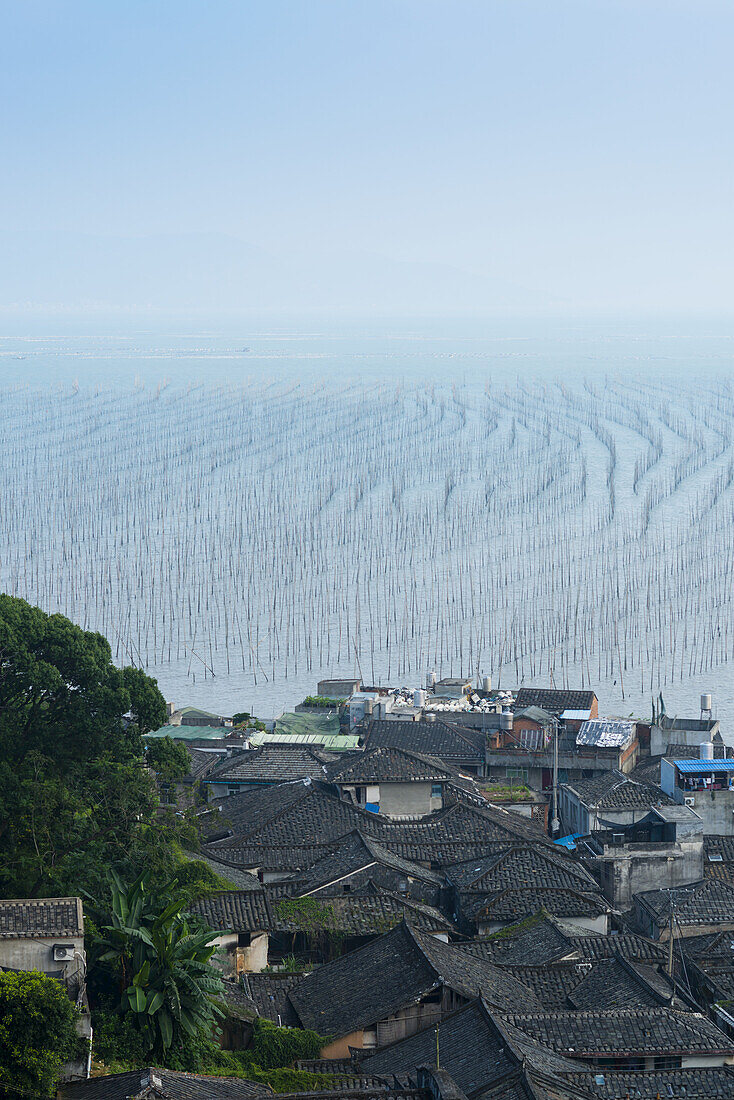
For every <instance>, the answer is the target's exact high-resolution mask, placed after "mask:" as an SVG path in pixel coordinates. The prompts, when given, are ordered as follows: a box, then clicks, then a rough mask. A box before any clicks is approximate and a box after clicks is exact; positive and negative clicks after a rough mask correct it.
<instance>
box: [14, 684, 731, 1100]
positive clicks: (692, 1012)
mask: <svg viewBox="0 0 734 1100" xmlns="http://www.w3.org/2000/svg"><path fill="white" fill-rule="evenodd" d="M329 692H333V693H334V694H333V696H330V695H329ZM701 705H702V709H703V710H705V711H710V709H711V701H710V699H709V698H708V697H703V698H702V700H701ZM440 707H443V708H444V709H443V710H441V709H439V708H440ZM169 709H170V710H171V711H172V714H171V720H170V722H169V725H167V726H166V727H164V728H163V729H161V730H159V731H157V733H154V734H151V735H150V738H151V739H153V740H154V739H156V738H157V737H161V736H170V737H171V738H173V739H176V738H179V739H180V743H181V744H185V745H186V746H187V751H188V753H189V755H190V758H191V769H190V774H189V776H187V777H185V778H184V779H182V780H180V781H178V782H177V783H170V782H168V781H166V780H165V779H164V778H163V777H159V786H160V787H161V788H162V789H163V790H164V792H165V797H164V799H163V801H164V803H165V804H166V805H170V806H174V807H179V809H180V808H182V807H185V806H191V805H195V806H196V807H197V810H196V813H197V815H198V820H199V823H200V831H201V838H202V840H201V850H200V852H198V853H194V852H192V853H191V858H192V859H193V858H198V859H204V860H206V861H207V863H208V864H209V866H210V867H211V868H212V869H214V870H215V871H216V873H217V874H218V875H219V876H220V877H221V879H222V880H223V882H229V883H230V886H229V888H227V889H222V890H221V891H219V892H215V893H213V894H210V895H208V896H206V897H205V898H203V899H202V900H201V901H199V902H197V903H195V905H194V906H193V910H192V911H193V913H195V914H196V915H197V916H199V917H200V918H202V919H204V920H205V921H206V923H207V924H208V925H209V926H210V927H211V928H213V929H214V930H215V932H216V935H217V942H218V945H219V956H220V961H219V966H220V967H221V970H222V974H223V977H224V980H225V987H226V989H227V1003H228V1005H229V1006H230V1007H229V1011H230V1012H231V1013H232V1014H233V1015H232V1018H231V1020H230V1021H229V1023H228V1026H227V1028H226V1029H225V1031H224V1032H223V1035H224V1036H225V1038H224V1039H223V1041H224V1042H227V1043H234V1044H245V1045H246V1044H247V1042H248V1036H249V1035H250V1034H251V1031H252V1026H253V1021H254V1020H257V1019H258V1018H263V1019H266V1020H269V1021H271V1022H274V1023H277V1024H280V1025H282V1026H287V1027H289V1028H294V1029H298V1028H310V1029H313V1030H314V1031H316V1032H318V1033H319V1034H320V1035H323V1036H325V1039H324V1043H323V1046H322V1048H321V1050H320V1054H319V1058H318V1059H316V1060H311V1061H305V1062H303V1063H302V1064H301V1063H299V1065H300V1068H302V1069H307V1070H309V1071H310V1072H312V1073H314V1074H317V1075H324V1087H323V1089H320V1090H319V1095H322V1096H326V1097H329V1096H331V1097H334V1098H335V1100H336V1098H337V1097H339V1098H343V1100H370V1098H372V1097H377V1096H378V1095H379V1096H380V1097H385V1100H388V1098H389V1097H391V1096H392V1097H394V1100H403V1098H408V1097H409V1098H410V1100H438V1098H445V1100H457V1098H466V1100H479V1098H480V1097H481V1098H482V1100H487V1098H490V1097H491V1098H495V1100H503V1098H505V1100H523V1098H531V1097H533V1098H536V1100H541V1098H542V1100H604V1098H613V1100H626V1098H627V1097H636V1098H642V1100H655V1098H656V1097H659V1096H666V1097H674V1098H678V1097H680V1098H683V1097H685V1098H686V1100H709V1098H711V1097H714V1098H716V1097H722V1098H723V1097H731V1096H734V1013H732V1012H731V1011H730V1004H731V999H732V997H734V953H733V952H732V950H731V942H730V941H731V938H732V936H733V935H734V814H732V813H731V812H730V811H729V813H728V817H727V816H726V815H724V814H722V813H721V812H719V811H718V810H716V804H717V800H720V799H721V798H722V797H723V798H724V799H725V800H726V798H728V797H729V795H730V794H732V795H734V760H730V758H729V755H728V753H729V750H728V748H727V747H726V745H725V744H724V742H723V741H722V738H721V732H720V730H719V726H718V723H716V724H714V723H713V722H712V721H704V720H700V719H698V718H696V719H695V720H694V719H692V720H691V721H690V722H686V721H680V720H678V721H676V722H671V721H670V720H669V719H668V717H667V715H666V714H665V713H664V711H661V712H658V711H657V710H653V714H652V718H651V719H650V720H644V721H643V720H634V719H630V718H624V719H622V718H617V717H614V716H612V717H605V716H603V715H601V716H600V715H599V703H598V699H597V697H596V695H595V694H594V692H593V691H589V690H583V691H580V690H575V689H570V690H565V689H557V688H553V687H550V688H547V689H526V688H522V689H521V690H519V691H517V692H512V691H503V692H501V693H500V692H493V691H492V688H491V683H490V681H489V678H485V679H484V681H483V682H482V684H481V686H479V687H474V686H472V684H471V682H470V681H467V680H463V679H459V678H453V679H445V680H443V681H437V680H436V679H435V678H434V677H432V676H430V675H429V677H428V678H427V682H426V685H425V687H422V688H416V689H415V690H412V691H408V690H407V689H391V688H382V687H374V686H370V685H367V686H364V685H362V683H361V681H360V680H359V679H358V678H354V679H353V680H344V679H342V680H323V681H321V682H320V683H319V684H318V685H317V695H316V696H314V697H312V699H311V702H310V704H309V700H307V701H306V702H305V703H304V704H303V705H301V706H300V707H299V715H300V719H301V722H300V724H299V726H298V728H297V732H293V731H292V730H291V729H289V720H288V717H287V716H285V720H284V721H282V720H281V719H278V720H275V721H271V722H268V723H265V724H266V725H267V726H269V727H270V728H269V729H266V730H264V731H263V730H262V729H256V728H255V720H254V719H252V718H250V717H249V716H248V717H247V718H246V719H244V720H240V721H238V722H234V723H233V722H232V721H231V720H230V719H226V718H221V717H218V716H216V715H211V714H207V713H206V712H201V711H196V710H194V709H193V708H182V709H180V710H178V711H175V710H174V709H173V708H172V707H170V708H169ZM258 724H259V725H262V723H258ZM195 729H199V730H200V731H201V733H202V737H201V738H200V739H199V741H198V742H196V739H195V738H193V737H192V731H193V730H195ZM306 730H309V732H306ZM709 737H710V738H711V740H708V738H709ZM666 738H668V739H669V740H667V741H666ZM702 738H704V740H702ZM653 745H654V746H655V747H656V748H662V752H661V753H660V754H659V755H657V756H654V755H652V754H651V751H650V750H651V746H653ZM197 746H199V747H197ZM729 765H731V767H730V766H729ZM693 780H695V783H694V782H693ZM664 788H665V789H664ZM680 792H683V793H682V795H681V796H680V797H679V794H680ZM689 792H690V793H689ZM712 805H713V806H714V810H713V811H712ZM14 904H15V905H20V903H14ZM16 912H21V913H22V912H24V910H17V911H16ZM27 912H28V914H29V916H28V919H31V917H30V913H31V910H30V909H28V910H27ZM13 919H14V921H15V922H16V924H14V925H13V929H15V928H16V925H17V921H18V919H19V918H18V917H17V916H15V917H14V918H13ZM9 928H10V926H9ZM10 934H11V932H10V931H8V932H6V933H4V936H5V938H6V939H7V937H8V936H9V935H10ZM14 934H17V935H18V936H23V935H24V934H25V933H24V932H23V931H22V929H21V930H18V931H17V932H15V933H14ZM59 934H60V935H63V934H64V933H63V929H62V930H61V931H60V932H59ZM2 949H3V946H2V945H1V944H0V951H2ZM0 962H2V959H0ZM156 1075H157V1076H156ZM128 1077H129V1075H128ZM128 1077H126V1076H125V1075H120V1076H119V1084H116V1083H115V1078H114V1077H112V1078H105V1081H109V1088H110V1090H111V1091H109V1092H107V1093H104V1095H105V1096H108V1095H109V1096H113V1095H118V1093H117V1092H114V1091H113V1090H114V1089H118V1092H119V1095H120V1097H122V1096H125V1097H129V1096H141V1097H142V1096H145V1097H149V1096H153V1095H154V1096H156V1097H159V1096H160V1097H172V1098H174V1097H181V1098H182V1100H184V1098H189V1097H199V1096H202V1097H203V1096H205V1095H206V1096H212V1097H214V1096H220V1095H221V1096H222V1097H236V1096H240V1095H247V1096H252V1095H253V1091H252V1090H253V1088H255V1086H253V1083H252V1082H247V1083H245V1082H238V1081H232V1082H231V1083H229V1084H225V1083H223V1082H220V1083H219V1084H217V1085H216V1088H214V1087H213V1086H212V1090H211V1091H209V1092H207V1091H206V1088H207V1087H208V1086H206V1085H205V1084H204V1083H203V1082H204V1080H205V1079H204V1078H201V1077H200V1076H199V1077H197V1076H196V1075H188V1076H187V1077H186V1079H185V1081H184V1079H183V1077H182V1075H177V1074H175V1073H171V1072H169V1071H165V1072H164V1071H157V1070H155V1069H154V1068H153V1069H151V1070H150V1071H146V1072H145V1073H142V1074H140V1075H139V1079H138V1077H135V1079H134V1080H133V1078H132V1077H129V1079H128ZM151 1082H156V1084H155V1086H153V1085H151ZM197 1082H198V1083H197ZM136 1089H137V1090H138V1091H137V1092H136V1091H135V1090H136ZM151 1089H153V1091H151ZM98 1090H99V1085H98V1084H96V1083H95V1082H94V1081H93V1080H90V1081H88V1082H85V1081H76V1082H75V1083H70V1084H67V1085H65V1086H62V1087H61V1090H60V1096H62V1097H66V1098H67V1100H72V1098H73V1100H87V1098H89V1100H95V1098H97V1097H98V1096H99V1097H101V1096H102V1095H103V1094H102V1093H101V1092H99V1091H98ZM197 1090H198V1091H197ZM202 1090H203V1091H202ZM217 1090H219V1091H217ZM227 1090H229V1091H227ZM260 1091H261V1092H262V1091H263V1090H262V1089H260ZM265 1092H267V1090H265Z"/></svg>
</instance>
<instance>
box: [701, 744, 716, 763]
mask: <svg viewBox="0 0 734 1100" xmlns="http://www.w3.org/2000/svg"><path fill="white" fill-rule="evenodd" d="M713 758H714V744H713V741H702V742H701V759H702V760H713Z"/></svg>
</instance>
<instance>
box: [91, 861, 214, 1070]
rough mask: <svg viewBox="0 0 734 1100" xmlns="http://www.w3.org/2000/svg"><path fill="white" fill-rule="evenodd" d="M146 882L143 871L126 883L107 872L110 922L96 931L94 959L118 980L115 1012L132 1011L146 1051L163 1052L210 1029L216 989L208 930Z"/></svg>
mask: <svg viewBox="0 0 734 1100" xmlns="http://www.w3.org/2000/svg"><path fill="white" fill-rule="evenodd" d="M149 886H150V873H149V872H146V873H144V874H142V875H140V877H139V878H137V879H136V880H135V882H133V883H132V884H130V885H127V884H126V883H124V882H123V881H122V879H121V878H120V877H119V876H118V875H117V874H116V873H114V872H113V873H112V875H111V876H110V888H111V894H112V909H111V923H109V924H106V925H104V926H102V927H101V928H100V930H99V933H98V935H97V937H96V939H95V943H94V948H95V950H94V959H95V965H99V966H101V967H107V968H108V969H110V970H112V971H113V972H114V973H115V974H116V976H117V978H118V982H119V989H120V1003H119V1010H120V1012H122V1013H124V1014H128V1013H129V1014H132V1016H133V1018H134V1020H135V1023H136V1026H137V1028H138V1029H139V1030H140V1031H141V1032H142V1033H143V1035H144V1036H145V1038H146V1040H147V1042H148V1043H149V1046H150V1049H151V1051H154V1052H155V1053H158V1054H165V1051H166V1050H168V1048H169V1047H171V1046H172V1045H174V1044H176V1043H179V1042H181V1041H182V1040H183V1039H184V1038H185V1037H187V1036H189V1037H193V1036H195V1035H199V1034H200V1035H210V1034H211V1031H212V1028H213V1027H214V1025H215V1024H216V1022H217V1018H218V1017H220V1016H222V1015H223V1012H222V1010H221V1009H220V1008H219V1006H218V1005H217V1004H216V1003H215V1000H214V999H215V997H216V996H217V995H221V993H222V991H223V990H222V982H221V979H220V977H219V975H218V972H217V970H216V969H215V968H214V967H213V966H212V964H211V958H212V955H213V954H214V951H215V950H216V946H215V943H214V942H213V941H214V940H215V939H216V933H215V932H213V931H212V930H211V929H210V928H205V927H203V926H202V925H201V924H200V923H198V922H195V923H194V922H192V921H191V918H189V917H186V916H185V914H184V912H183V902H182V901H180V900H177V899H175V898H173V899H172V898H171V892H170V890H169V889H168V888H167V887H163V888H162V889H160V890H159V891H157V892H156V891H151V890H150V888H149Z"/></svg>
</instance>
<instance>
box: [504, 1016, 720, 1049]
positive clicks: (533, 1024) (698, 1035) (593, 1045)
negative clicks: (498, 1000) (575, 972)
mask: <svg viewBox="0 0 734 1100" xmlns="http://www.w3.org/2000/svg"><path fill="white" fill-rule="evenodd" d="M505 1019H507V1021H508V1022H509V1023H511V1024H512V1025H514V1026H515V1027H516V1028H518V1029H519V1030H520V1031H522V1032H524V1033H525V1034H527V1035H529V1036H530V1037H531V1038H533V1039H535V1040H536V1041H538V1042H540V1043H543V1044H544V1045H545V1046H549V1047H551V1048H552V1049H553V1050H555V1051H557V1052H558V1053H561V1054H564V1055H570V1056H572V1057H574V1058H582V1057H585V1058H590V1057H610V1056H615V1055H616V1056H619V1057H623V1056H625V1055H642V1054H649V1055H653V1054H659V1055H664V1054H676V1055H678V1054H680V1055H693V1054H726V1055H730V1056H732V1057H734V1042H733V1041H732V1040H731V1039H729V1038H727V1036H726V1035H724V1033H723V1032H721V1031H719V1029H718V1028H717V1027H716V1026H715V1025H714V1024H713V1023H712V1022H711V1021H710V1020H709V1019H707V1018H706V1017H705V1016H703V1015H702V1014H701V1013H698V1012H695V1013H694V1012H679V1011H676V1010H675V1009H671V1008H644V1009H642V1008H618V1009H614V1010H600V1011H593V1012H590V1011H586V1012H570V1011H568V1012H564V1011H561V1010H556V1011H554V1012H535V1013H525V1014H513V1015H508V1016H506V1017H505Z"/></svg>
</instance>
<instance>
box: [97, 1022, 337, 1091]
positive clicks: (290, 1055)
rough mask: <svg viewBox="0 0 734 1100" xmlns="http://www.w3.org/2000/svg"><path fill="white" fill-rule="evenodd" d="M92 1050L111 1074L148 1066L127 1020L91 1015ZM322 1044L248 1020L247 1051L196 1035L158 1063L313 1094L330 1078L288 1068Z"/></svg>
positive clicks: (308, 1035) (311, 1034)
mask: <svg viewBox="0 0 734 1100" xmlns="http://www.w3.org/2000/svg"><path fill="white" fill-rule="evenodd" d="M94 1023H95V1034H94V1041H95V1050H96V1052H97V1055H98V1057H101V1058H102V1059H103V1061H104V1063H105V1065H106V1066H107V1067H108V1068H109V1069H110V1070H111V1071H112V1072H118V1073H119V1072H122V1071H124V1070H126V1069H129V1068H131V1067H143V1066H145V1065H147V1064H148V1061H149V1056H148V1052H147V1051H146V1049H145V1045H144V1043H142V1042H141V1036H140V1032H139V1031H137V1030H136V1029H135V1027H134V1025H133V1024H132V1022H131V1021H130V1018H129V1016H128V1017H125V1016H119V1015H115V1014H114V1013H110V1012H106V1013H102V1012H100V1013H96V1014H95V1021H94ZM326 1042H327V1040H326V1039H324V1038H323V1037H322V1036H320V1035H317V1034H316V1032H315V1031H305V1030H301V1029H300V1028H286V1027H277V1026H276V1025H275V1024H273V1023H271V1022H270V1021H269V1020H264V1019H262V1018H257V1019H254V1020H253V1021H252V1040H251V1043H250V1046H249V1047H248V1049H247V1050H237V1051H231V1050H222V1049H221V1048H220V1047H219V1045H218V1044H217V1043H216V1042H215V1040H213V1039H212V1038H211V1037H208V1036H206V1035H199V1036H196V1037H194V1038H191V1039H187V1041H186V1043H185V1044H183V1045H179V1046H173V1047H171V1048H170V1049H169V1050H168V1051H167V1052H166V1055H165V1058H164V1059H163V1060H162V1061H163V1064H165V1065H166V1066H168V1068H169V1069H176V1070H182V1071H184V1072H186V1073H207V1074H212V1075H213V1076H221V1077H243V1078H247V1079H248V1080H251V1081H260V1082H262V1083H263V1084H265V1085H269V1086H270V1087H271V1088H272V1089H274V1090H275V1091H276V1092H315V1091H317V1090H319V1089H326V1088H331V1087H334V1085H335V1084H336V1078H335V1077H334V1076H332V1075H331V1074H317V1073H309V1072H308V1071H307V1070H299V1069H293V1064H294V1062H296V1061H299V1060H301V1059H310V1058H318V1057H319V1053H320V1051H321V1049H322V1047H323V1046H324V1044H325V1043H326Z"/></svg>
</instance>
